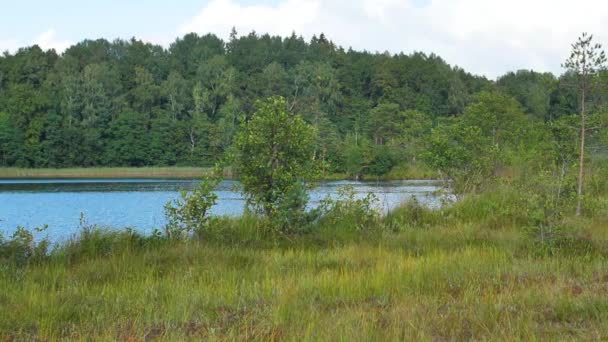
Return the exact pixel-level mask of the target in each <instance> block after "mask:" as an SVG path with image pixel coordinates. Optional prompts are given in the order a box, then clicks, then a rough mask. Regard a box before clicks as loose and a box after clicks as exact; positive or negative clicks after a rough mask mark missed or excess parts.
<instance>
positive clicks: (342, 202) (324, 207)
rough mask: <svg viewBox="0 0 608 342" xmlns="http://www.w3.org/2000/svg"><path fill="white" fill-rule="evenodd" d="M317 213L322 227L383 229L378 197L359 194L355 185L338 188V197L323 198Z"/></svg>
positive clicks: (351, 229) (331, 228) (327, 228)
mask: <svg viewBox="0 0 608 342" xmlns="http://www.w3.org/2000/svg"><path fill="white" fill-rule="evenodd" d="M315 214H316V215H318V216H319V220H320V226H321V229H323V227H325V229H326V230H330V231H331V230H349V231H353V230H354V231H366V230H381V228H382V224H381V222H380V211H379V208H378V198H377V197H376V196H375V195H374V194H371V193H370V194H365V195H364V196H357V193H356V192H355V189H354V188H353V187H349V186H345V187H342V188H340V189H338V198H336V199H334V198H331V197H329V196H328V197H326V198H325V199H323V200H322V201H321V203H320V205H319V207H318V208H316V209H315Z"/></svg>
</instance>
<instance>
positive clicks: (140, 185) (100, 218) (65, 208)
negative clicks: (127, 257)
mask: <svg viewBox="0 0 608 342" xmlns="http://www.w3.org/2000/svg"><path fill="white" fill-rule="evenodd" d="M197 184H198V181H197V180H168V179H118V180H117V179H69V180H65V179H18V180H0V232H1V233H3V234H4V235H8V234H11V233H12V232H13V231H14V230H15V228H16V227H17V226H23V227H26V228H29V229H33V228H35V227H39V226H42V225H45V224H46V225H48V226H49V227H48V229H47V230H46V231H45V233H44V234H46V235H48V236H49V238H50V239H51V240H53V241H60V240H63V239H66V238H69V237H70V236H72V235H73V234H75V233H77V232H78V231H79V230H80V217H81V213H82V214H83V215H84V217H85V218H86V221H87V222H88V223H90V224H96V225H99V226H103V227H110V228H125V227H131V228H134V229H136V230H138V231H141V232H143V233H150V232H152V231H153V230H154V229H156V228H162V227H163V225H164V224H165V222H166V221H165V217H164V212H163V206H164V205H165V203H167V201H170V200H172V199H175V198H177V197H178V196H179V191H180V190H191V189H192V188H194V187H195V186H196V185H197ZM345 185H349V186H352V187H353V188H354V190H355V192H356V193H357V196H359V197H362V196H365V195H366V194H367V193H373V194H375V195H376V196H377V197H378V200H379V202H378V205H379V207H380V208H381V210H382V211H383V212H387V211H389V210H390V209H392V208H394V207H396V206H398V205H400V204H401V203H403V202H405V201H407V200H410V199H412V198H413V197H416V198H417V199H418V200H419V201H420V202H422V203H423V204H426V205H429V206H438V205H439V202H440V201H439V198H438V197H437V196H436V195H435V194H433V193H434V192H435V191H436V190H438V185H437V184H436V183H435V182H432V181H415V180H413V181H382V182H354V181H336V182H322V183H320V184H319V186H318V187H317V188H316V189H314V190H313V191H312V192H311V196H310V197H311V204H310V205H311V206H312V207H314V206H315V205H318V203H319V201H320V200H321V199H323V198H325V197H326V196H328V195H329V196H331V197H334V198H335V197H336V196H337V190H338V189H339V188H340V187H342V186H345ZM237 187H238V182H235V181H224V182H222V183H221V184H220V185H219V186H218V188H217V189H216V192H217V195H218V197H219V199H218V203H217V204H216V206H215V207H213V210H212V214H213V215H228V216H238V215H240V214H242V213H243V210H244V207H245V201H244V200H243V197H242V196H241V194H240V193H239V192H238V191H237V190H236V189H237Z"/></svg>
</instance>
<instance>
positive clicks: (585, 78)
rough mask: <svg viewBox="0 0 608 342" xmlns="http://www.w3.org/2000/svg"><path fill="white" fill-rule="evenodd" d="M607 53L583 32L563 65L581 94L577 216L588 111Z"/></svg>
mask: <svg viewBox="0 0 608 342" xmlns="http://www.w3.org/2000/svg"><path fill="white" fill-rule="evenodd" d="M606 61H607V58H606V54H605V52H604V50H602V45H600V44H595V43H593V35H589V34H587V33H583V35H582V36H581V37H579V38H578V40H577V41H576V42H575V43H574V44H572V53H571V54H570V57H568V59H567V60H566V62H565V63H564V64H563V67H564V68H566V70H567V71H568V72H570V73H572V74H573V75H574V76H575V77H576V80H577V83H578V84H577V85H578V90H579V95H580V99H579V101H580V117H581V120H580V122H581V125H580V130H581V133H580V137H579V164H578V166H579V170H578V189H577V195H578V199H577V205H576V216H580V215H581V213H582V210H583V184H584V178H585V143H586V138H587V132H588V130H589V127H588V126H587V121H588V118H587V114H588V113H587V112H588V109H589V108H588V106H587V105H589V104H591V103H589V102H590V99H591V98H592V96H590V95H591V93H592V92H593V90H594V89H595V87H597V86H598V84H599V82H598V81H600V73H601V72H602V71H603V70H605V69H606Z"/></svg>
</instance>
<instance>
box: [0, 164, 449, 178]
mask: <svg viewBox="0 0 608 342" xmlns="http://www.w3.org/2000/svg"><path fill="white" fill-rule="evenodd" d="M212 170H213V168H210V167H189V166H184V167H181V166H166V167H94V168H64V169H52V168H44V169H29V168H13V167H8V168H2V167H0V180H7V179H130V178H133V179H154V178H162V179H197V178H200V177H202V176H203V175H205V174H207V173H209V172H211V171H212ZM408 171H409V172H408ZM408 171H405V172H403V171H401V172H391V173H389V174H386V175H383V176H371V175H367V176H363V177H361V178H360V179H359V180H361V181H394V180H412V179H416V180H429V181H431V180H437V177H436V175H434V174H433V173H430V172H419V171H418V170H416V169H414V170H408ZM224 179H234V177H233V175H232V172H231V171H230V170H229V169H226V170H225V171H224ZM332 180H355V179H354V178H353V177H349V176H348V175H346V174H343V173H331V174H325V175H323V176H322V177H321V179H317V180H316V181H332Z"/></svg>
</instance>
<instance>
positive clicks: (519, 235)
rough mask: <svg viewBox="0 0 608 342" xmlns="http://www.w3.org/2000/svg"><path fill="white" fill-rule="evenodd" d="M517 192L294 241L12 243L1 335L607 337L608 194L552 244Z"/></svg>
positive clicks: (251, 229) (252, 221) (87, 235)
mask: <svg viewBox="0 0 608 342" xmlns="http://www.w3.org/2000/svg"><path fill="white" fill-rule="evenodd" d="M511 186H512V185H511V184H503V185H501V186H499V187H498V188H497V191H495V192H493V193H485V194H479V195H474V196H470V197H467V198H466V199H464V200H463V201H461V202H458V203H456V204H454V205H453V206H449V207H445V208H443V209H441V210H435V211H433V210H429V209H424V208H422V207H419V206H416V205H415V204H410V205H406V206H404V207H402V208H400V209H398V210H396V211H394V212H393V213H391V214H390V215H388V216H386V217H382V218H381V217H377V216H372V217H368V216H367V214H369V213H367V214H366V211H365V210H363V211H361V210H352V211H349V212H348V213H349V214H348V215H347V214H346V212H344V211H342V212H341V214H340V215H339V216H336V217H334V218H328V219H326V220H321V221H319V222H317V223H316V224H315V225H314V226H311V227H309V230H308V231H307V232H300V233H292V234H287V235H285V234H281V233H279V232H277V231H276V230H274V229H273V228H272V224H270V223H269V222H268V221H267V220H265V219H262V218H259V217H254V216H246V217H243V218H239V219H227V218H215V219H212V220H211V222H210V226H209V228H208V229H206V230H205V231H204V232H203V233H201V234H196V235H195V236H193V237H192V238H191V239H187V240H172V239H166V238H164V237H163V236H161V235H155V236H141V235H138V234H137V233H135V232H134V231H124V232H111V231H106V230H97V229H96V228H95V227H84V229H83V232H82V234H81V235H80V236H79V237H77V238H75V239H74V240H73V241H70V242H67V243H65V244H64V245H62V246H60V247H58V248H56V249H54V250H53V251H52V252H51V253H50V254H46V253H41V252H40V251H38V252H36V251H35V250H34V249H35V248H34V249H29V247H27V246H34V245H32V244H27V243H26V244H25V245H19V244H17V243H14V244H13V245H10V244H1V245H0V246H3V247H2V248H0V257H3V258H7V257H9V255H10V256H12V257H16V256H17V257H18V258H16V259H12V261H11V262H6V259H4V263H2V265H3V266H2V271H1V272H0V287H1V288H2V289H3V291H2V293H1V294H0V305H1V306H2V309H3V311H4V312H10V313H11V314H10V315H0V336H1V337H3V338H8V339H17V340H20V339H26V340H31V339H42V340H47V339H50V340H53V339H66V338H67V339H78V340H80V339H89V338H95V339H104V340H105V339H108V340H114V339H118V340H130V339H161V340H184V339H200V338H205V339H212V340H214V339H218V340H226V339H228V340H231V339H248V340H260V341H261V340H294V339H297V340H310V341H312V340H334V339H349V340H354V341H364V340H404V339H406V340H410V339H415V340H437V339H447V340H451V339H458V340H463V339H465V340H466V339H489V340H505V341H507V340H513V339H525V340H529V339H536V340H544V339H582V340H597V339H601V338H605V337H606V336H608V330H607V329H608V328H607V327H608V324H607V323H608V310H607V309H608V302H607V301H606V295H607V294H608V292H607V291H608V234H607V231H606V226H608V211H607V210H606V208H607V206H608V197H606V196H602V197H601V200H602V201H603V203H604V207H603V209H602V211H600V212H598V213H597V214H595V215H593V217H582V218H575V217H569V218H568V219H566V220H565V221H564V222H563V223H562V225H561V226H560V227H559V228H555V229H550V228H547V230H546V231H544V232H543V231H542V230H541V229H538V228H536V229H535V228H534V221H535V218H534V216H533V215H531V214H530V213H534V212H535V210H536V208H535V207H534V206H530V204H529V202H526V201H522V198H523V197H526V196H528V195H527V194H521V193H517V192H515V191H513V190H512V188H511ZM355 207H356V206H355ZM353 208H354V207H353ZM522 227H528V228H525V229H523V228H522ZM9 246H12V247H9ZM19 246H21V247H25V248H23V249H21V250H20V251H21V254H20V253H18V252H16V251H18V250H19V248H20V247H19ZM8 248H12V250H11V252H10V254H9V253H8V252H7V249H8ZM19 256H20V257H19Z"/></svg>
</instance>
